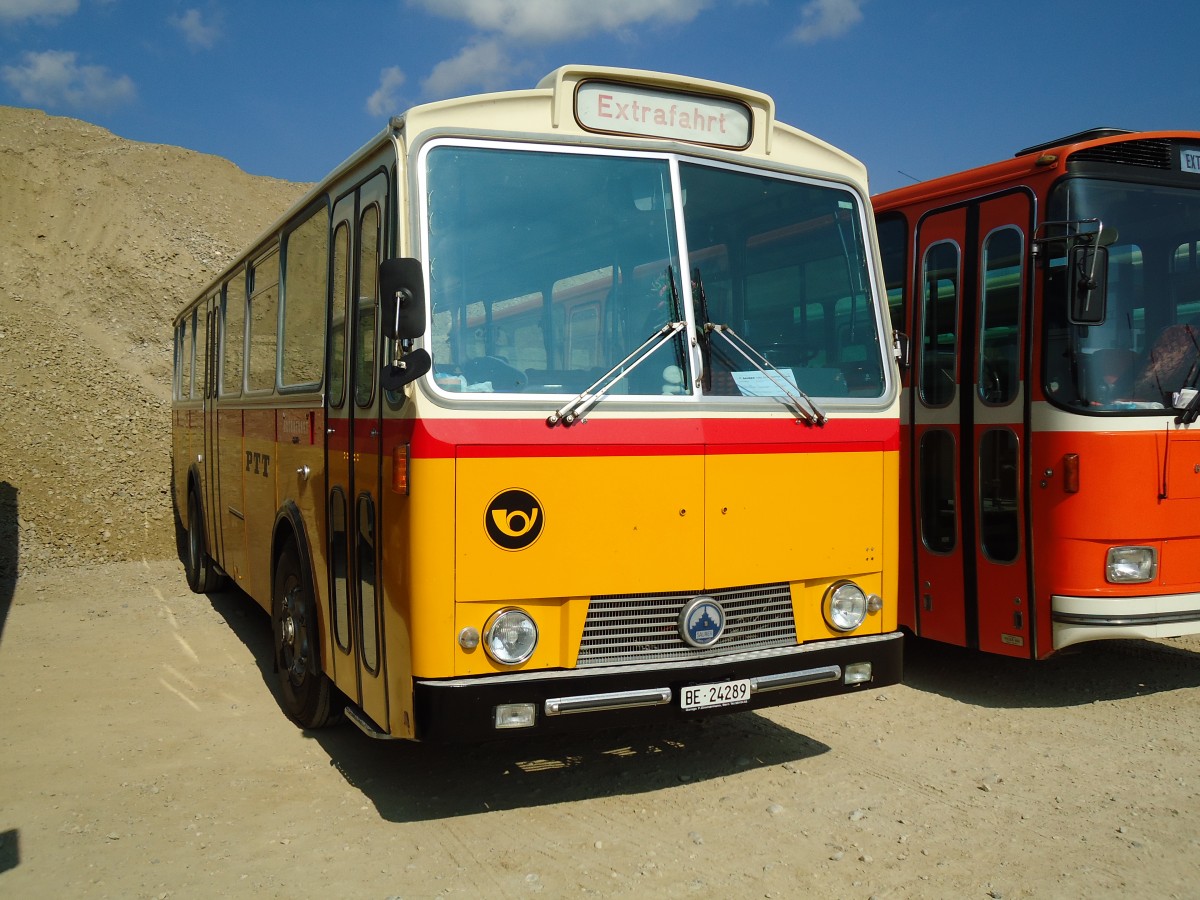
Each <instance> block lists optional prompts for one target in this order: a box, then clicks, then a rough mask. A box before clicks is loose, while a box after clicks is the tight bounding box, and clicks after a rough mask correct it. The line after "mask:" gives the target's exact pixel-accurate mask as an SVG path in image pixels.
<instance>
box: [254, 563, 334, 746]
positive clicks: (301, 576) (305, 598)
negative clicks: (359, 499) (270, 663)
mask: <svg viewBox="0 0 1200 900" xmlns="http://www.w3.org/2000/svg"><path fill="white" fill-rule="evenodd" d="M271 626H272V629H273V630H274V632H275V665H276V667H277V668H278V670H279V681H280V688H281V690H282V694H283V707H284V711H285V712H286V713H287V714H288V717H289V718H291V719H292V721H294V722H295V723H296V724H297V725H299V726H300V727H301V728H324V727H325V726H326V725H332V724H333V723H334V722H335V721H336V720H337V719H338V718H340V714H341V710H340V708H335V706H334V704H333V702H332V701H333V697H332V695H333V691H334V688H333V685H332V683H331V682H330V681H329V679H328V678H326V677H325V673H324V672H322V671H321V653H320V646H319V642H318V632H317V616H316V603H315V601H314V600H313V592H312V582H311V581H310V580H309V579H308V577H307V573H306V572H304V571H303V568H302V566H301V565H300V555H299V553H297V552H296V546H295V544H292V543H290V542H289V543H288V544H286V545H285V546H284V548H283V552H282V553H280V554H279V562H278V563H276V564H275V582H274V589H273V594H272V597H271Z"/></svg>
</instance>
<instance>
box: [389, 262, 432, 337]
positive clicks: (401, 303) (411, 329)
mask: <svg viewBox="0 0 1200 900" xmlns="http://www.w3.org/2000/svg"><path fill="white" fill-rule="evenodd" d="M379 296H380V305H381V307H382V308H381V310H380V311H381V313H382V319H383V323H382V324H383V334H384V337H386V338H388V339H389V340H393V341H396V340H400V341H411V340H414V339H415V338H419V337H420V336H421V335H423V334H424V333H425V325H426V323H425V274H424V272H422V270H421V261H420V260H419V259H410V258H408V257H404V258H400V259H385V260H384V261H383V262H381V263H380V264H379Z"/></svg>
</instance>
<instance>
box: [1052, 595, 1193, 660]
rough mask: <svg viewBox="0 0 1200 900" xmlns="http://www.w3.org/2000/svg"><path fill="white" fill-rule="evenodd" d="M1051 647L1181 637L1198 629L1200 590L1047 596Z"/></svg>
mask: <svg viewBox="0 0 1200 900" xmlns="http://www.w3.org/2000/svg"><path fill="white" fill-rule="evenodd" d="M1050 618H1051V621H1052V622H1053V623H1054V649H1055V650H1061V649H1063V648H1064V647H1069V646H1071V645H1072V644H1082V643H1084V642H1085V641H1104V640H1129V639H1136V638H1169V637H1182V636H1183V635H1185V634H1197V633H1200V594H1162V595H1158V596H1148V597H1063V596H1060V595H1058V594H1055V595H1054V596H1052V597H1051V598H1050Z"/></svg>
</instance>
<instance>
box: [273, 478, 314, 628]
mask: <svg viewBox="0 0 1200 900" xmlns="http://www.w3.org/2000/svg"><path fill="white" fill-rule="evenodd" d="M288 541H291V542H292V543H293V544H294V545H295V547H296V554H297V555H298V556H299V557H300V565H301V567H302V568H303V569H304V571H305V573H306V574H307V576H308V578H309V580H310V582H312V584H311V586H312V589H313V596H314V598H319V597H320V596H321V594H320V592H319V591H318V590H317V584H316V582H315V581H312V577H313V566H312V548H311V547H310V545H309V537H308V527H307V526H306V525H305V524H304V517H303V516H302V515H301V514H300V507H298V506H297V505H296V502H295V501H294V500H288V501H287V502H286V503H284V504H283V506H281V507H280V508H279V511H278V512H277V513H276V514H275V525H274V527H273V528H272V529H271V581H272V584H271V595H272V597H274V594H275V585H274V580H275V567H276V566H277V565H278V564H279V555H280V554H281V553H282V552H283V548H284V545H285V544H287V542H288ZM272 602H274V601H272ZM320 605H321V604H320V602H319V600H318V603H317V606H318V607H319V606H320Z"/></svg>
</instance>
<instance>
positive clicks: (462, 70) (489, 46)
mask: <svg viewBox="0 0 1200 900" xmlns="http://www.w3.org/2000/svg"><path fill="white" fill-rule="evenodd" d="M523 68H524V67H523V66H519V65H517V64H515V63H513V62H512V59H511V57H510V56H509V53H508V50H507V49H506V48H505V46H504V43H503V42H502V41H499V40H494V39H492V40H481V41H476V42H475V43H473V44H471V45H469V46H468V47H466V48H465V49H464V50H463V51H462V52H461V53H459V54H458V56H455V57H454V58H453V59H447V60H443V61H442V62H440V63H438V64H437V65H436V66H434V67H433V71H432V72H430V73H429V77H428V78H426V79H425V80H424V81H423V82H421V88H422V90H423V91H424V92H425V94H426V95H427V96H429V97H452V96H455V95H456V94H461V93H462V92H463V91H464V89H466V88H468V87H472V88H480V89H482V90H485V91H493V90H499V89H500V88H503V87H506V86H507V85H508V84H510V83H511V82H512V76H513V74H514V73H516V72H520V71H522V70H523Z"/></svg>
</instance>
